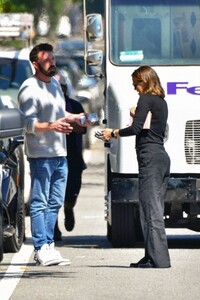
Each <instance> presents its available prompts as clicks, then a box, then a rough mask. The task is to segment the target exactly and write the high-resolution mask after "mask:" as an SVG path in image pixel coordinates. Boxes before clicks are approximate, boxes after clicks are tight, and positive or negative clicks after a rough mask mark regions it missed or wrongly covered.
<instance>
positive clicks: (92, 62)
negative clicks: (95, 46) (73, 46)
mask: <svg viewBox="0 0 200 300" xmlns="http://www.w3.org/2000/svg"><path fill="white" fill-rule="evenodd" d="M86 60H87V64H88V65H89V66H100V65H102V63H103V52H102V51H101V50H88V51H87V54H86Z"/></svg>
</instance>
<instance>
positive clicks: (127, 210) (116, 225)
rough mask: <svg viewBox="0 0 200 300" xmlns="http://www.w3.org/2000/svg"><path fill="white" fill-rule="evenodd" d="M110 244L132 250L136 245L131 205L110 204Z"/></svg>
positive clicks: (132, 207) (132, 206)
mask: <svg viewBox="0 0 200 300" xmlns="http://www.w3.org/2000/svg"><path fill="white" fill-rule="evenodd" d="M110 237H111V243H112V246H113V247H120V248H132V247H134V246H135V244H136V227H135V214H134V204H133V203H130V202H129V203H120V202H112V225H111V234H110Z"/></svg>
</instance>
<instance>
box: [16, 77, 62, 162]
mask: <svg viewBox="0 0 200 300" xmlns="http://www.w3.org/2000/svg"><path fill="white" fill-rule="evenodd" d="M18 101H19V106H20V109H21V110H22V111H23V112H24V114H25V153H26V155H27V157H31V158H38V157H57V156H66V155H67V148H66V135H65V134H63V133H59V132H56V131H47V132H39V133H35V130H34V124H35V122H36V121H40V122H55V121H56V120H57V119H60V118H63V117H65V99H64V97H63V93H62V90H61V87H60V84H59V82H58V81H57V80H56V79H55V78H53V77H52V78H51V82H50V83H45V82H43V81H41V80H39V79H38V78H37V77H36V76H33V77H30V78H28V79H27V80H25V81H24V82H23V84H22V86H21V87H20V90H19V94H18Z"/></svg>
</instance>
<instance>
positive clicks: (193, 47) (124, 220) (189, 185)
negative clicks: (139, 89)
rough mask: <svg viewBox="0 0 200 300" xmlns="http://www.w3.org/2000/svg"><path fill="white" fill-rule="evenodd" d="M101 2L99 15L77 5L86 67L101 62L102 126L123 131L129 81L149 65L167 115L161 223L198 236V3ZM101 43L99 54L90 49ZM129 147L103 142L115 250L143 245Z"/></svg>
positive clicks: (131, 95) (133, 98)
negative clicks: (167, 170) (158, 81)
mask: <svg viewBox="0 0 200 300" xmlns="http://www.w3.org/2000/svg"><path fill="white" fill-rule="evenodd" d="M103 3H104V6H105V13H104V14H103V16H101V15H99V14H95V13H92V14H89V15H87V0H83V4H84V37H85V63H86V67H87V64H92V65H95V64H96V65H97V64H100V63H101V62H102V61H103V69H104V74H103V75H104V76H105V81H106V83H105V105H104V114H105V115H104V124H105V126H106V127H109V128H124V127H125V126H127V125H128V124H129V111H130V108H131V107H132V106H136V104H137V101H138V95H137V93H136V91H134V88H133V86H132V79H131V74H132V73H133V71H134V70H135V69H136V68H138V67H139V66H141V65H150V66H152V67H153V68H154V69H155V71H156V72H157V73H158V75H159V77H160V79H161V83H162V86H163V88H164V90H165V92H166V101H167V103H168V109H169V117H168V125H167V131H166V139H165V148H166V150H167V152H168V154H169V156H170V158H171V175H170V180H169V184H168V190H167V197H166V201H165V211H164V216H163V218H164V220H165V224H166V227H175V228H178V227H186V228H192V229H193V230H197V231H199V229H200V218H199V216H200V76H199V74H200V35H199V28H200V2H199V1H197V0H179V1H174V0H104V1H103ZM102 20H104V27H105V28H104V30H103V28H102ZM102 37H103V41H104V44H105V45H104V52H102V51H100V50H99V49H97V50H96V49H95V47H97V46H96V45H98V44H99V43H97V41H98V40H100V39H102ZM86 41H88V42H89V44H90V46H92V47H93V50H90V49H88V48H87V46H86V45H87V44H86ZM94 49H95V50H94ZM85 69H86V68H85ZM134 145H135V137H126V138H123V139H112V140H111V142H109V143H105V219H106V222H107V236H108V238H109V240H110V241H111V243H112V245H113V246H114V247H134V246H135V245H136V242H137V241H138V240H140V239H141V238H142V233H141V228H140V222H139V211H138V165H137V160H136V153H135V147H134Z"/></svg>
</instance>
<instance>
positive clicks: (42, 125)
mask: <svg viewBox="0 0 200 300" xmlns="http://www.w3.org/2000/svg"><path fill="white" fill-rule="evenodd" d="M29 58H30V61H31V63H32V64H33V67H34V68H35V75H34V76H32V77H31V78H29V79H27V80H25V81H24V83H23V84H22V86H21V87H20V90H19V94H18V101H19V105H20V108H21V110H22V111H23V112H24V114H25V153H26V155H27V158H28V161H29V163H30V171H31V188H32V191H31V199H30V217H31V232H32V238H33V245H34V250H35V256H34V259H35V260H36V263H37V264H42V265H44V266H48V265H55V264H62V265H63V264H65V265H69V264H70V261H69V260H68V259H64V258H62V256H61V254H60V252H59V251H57V250H56V249H55V248H54V240H53V235H54V226H55V223H56V220H57V216H58V212H59V209H60V207H61V206H62V204H63V202H64V195H65V188H66V182H67V174H68V165H67V160H66V156H67V148H66V134H67V135H68V134H70V133H71V132H72V130H73V127H72V126H71V125H70V123H67V122H72V123H74V122H76V123H77V124H79V125H81V121H80V118H81V117H82V116H84V115H85V114H84V113H80V114H72V113H69V112H66V110H65V99H64V97H63V92H62V89H61V87H60V83H59V82H58V81H57V79H55V78H54V77H53V76H54V75H55V73H56V66H55V58H54V54H53V47H52V46H51V45H50V44H47V43H44V44H39V45H37V46H35V47H34V48H33V49H32V50H31V52H30V56H29ZM89 124H90V123H89V122H87V121H86V124H84V126H86V125H89Z"/></svg>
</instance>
